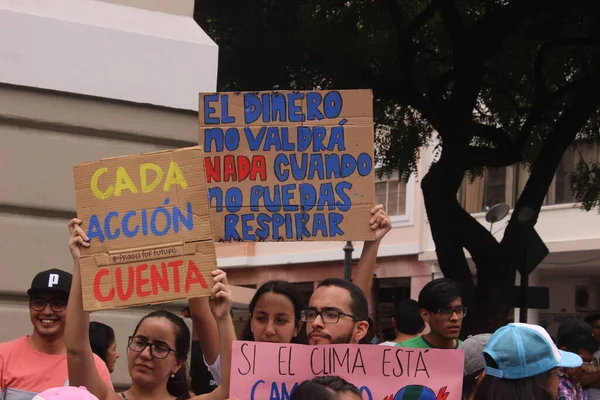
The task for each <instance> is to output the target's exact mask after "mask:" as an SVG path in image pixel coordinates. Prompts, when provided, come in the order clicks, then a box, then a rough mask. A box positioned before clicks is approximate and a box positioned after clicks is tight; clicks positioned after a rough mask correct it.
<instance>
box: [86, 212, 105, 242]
mask: <svg viewBox="0 0 600 400" xmlns="http://www.w3.org/2000/svg"><path fill="white" fill-rule="evenodd" d="M87 237H88V239H90V242H91V241H92V239H93V238H96V237H97V238H98V239H99V240H100V243H104V233H103V232H102V228H101V227H100V221H99V220H98V216H97V215H96V214H92V216H91V217H90V222H89V223H88V231H87Z"/></svg>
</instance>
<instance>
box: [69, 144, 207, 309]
mask: <svg viewBox="0 0 600 400" xmlns="http://www.w3.org/2000/svg"><path fill="white" fill-rule="evenodd" d="M202 159H203V153H202V149H201V148H200V147H190V148H186V149H179V150H169V151H161V152H156V153H147V154H138V155H132V156H127V157H117V158H106V159H102V160H100V161H95V162H90V163H85V164H78V165H75V166H74V167H73V173H74V176H75V193H76V197H77V216H78V218H79V219H81V220H82V228H83V229H84V231H85V232H86V233H87V235H88V237H89V239H90V247H89V248H82V249H81V255H82V256H81V260H80V265H81V279H82V287H83V304H84V308H85V310H87V311H93V310H101V309H108V308H118V307H127V306H132V305H139V304H154V303H161V302H166V301H171V300H177V299H184V298H190V297H198V296H206V295H209V294H210V290H211V288H212V275H211V271H213V270H214V269H216V268H217V260H216V254H215V248H214V240H213V235H212V227H211V223H210V212H209V208H208V201H207V189H206V178H205V173H204V166H203V163H202Z"/></svg>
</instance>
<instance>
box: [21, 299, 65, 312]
mask: <svg viewBox="0 0 600 400" xmlns="http://www.w3.org/2000/svg"><path fill="white" fill-rule="evenodd" d="M48 303H49V304H50V308H51V309H52V311H54V312H61V311H65V309H66V308H67V300H66V299H52V300H48V299H44V298H42V297H33V298H31V299H29V307H30V308H31V309H32V310H35V311H44V308H46V304H48Z"/></svg>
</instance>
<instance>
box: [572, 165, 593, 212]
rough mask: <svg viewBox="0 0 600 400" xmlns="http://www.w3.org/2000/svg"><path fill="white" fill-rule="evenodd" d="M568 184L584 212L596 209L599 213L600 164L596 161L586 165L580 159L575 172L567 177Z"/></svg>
mask: <svg viewBox="0 0 600 400" xmlns="http://www.w3.org/2000/svg"><path fill="white" fill-rule="evenodd" d="M569 182H570V183H571V189H572V190H573V193H574V194H575V199H576V200H577V201H578V202H580V203H581V207H582V208H583V209H584V210H586V211H590V210H591V209H592V208H594V207H598V210H599V212H600V162H599V161H598V160H592V162H591V163H589V164H588V163H587V162H586V161H585V160H583V159H580V160H579V162H578V163H577V166H576V169H575V172H574V173H572V174H571V175H570V176H569Z"/></svg>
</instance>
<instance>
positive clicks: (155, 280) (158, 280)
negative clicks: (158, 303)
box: [150, 263, 169, 296]
mask: <svg viewBox="0 0 600 400" xmlns="http://www.w3.org/2000/svg"><path fill="white" fill-rule="evenodd" d="M161 271H162V276H161V275H159V273H158V268H156V265H154V264H152V265H151V266H150V282H152V294H153V295H154V296H156V295H157V294H158V285H160V288H161V289H162V291H163V292H168V291H169V273H168V272H167V264H165V263H162V265H161Z"/></svg>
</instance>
